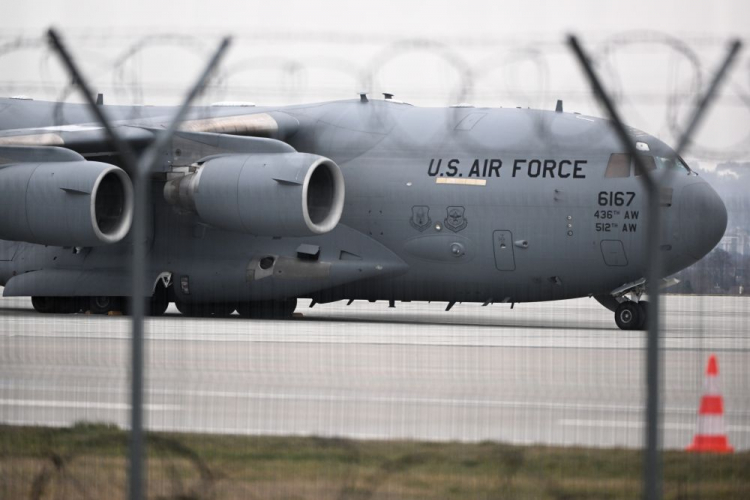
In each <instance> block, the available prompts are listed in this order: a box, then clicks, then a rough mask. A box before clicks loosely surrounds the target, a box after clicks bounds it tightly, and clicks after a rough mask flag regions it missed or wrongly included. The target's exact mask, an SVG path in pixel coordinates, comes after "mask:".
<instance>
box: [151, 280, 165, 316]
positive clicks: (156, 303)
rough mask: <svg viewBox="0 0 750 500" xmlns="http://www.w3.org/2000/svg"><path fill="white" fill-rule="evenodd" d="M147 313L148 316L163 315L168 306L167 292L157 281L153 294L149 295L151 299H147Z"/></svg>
mask: <svg viewBox="0 0 750 500" xmlns="http://www.w3.org/2000/svg"><path fill="white" fill-rule="evenodd" d="M147 307H148V311H146V312H147V313H148V315H149V316H164V313H165V312H167V308H168V307H169V294H168V291H167V289H166V288H165V287H164V285H162V284H161V282H159V283H158V284H157V285H156V289H155V290H154V294H153V295H152V296H151V300H149V301H148V306H147Z"/></svg>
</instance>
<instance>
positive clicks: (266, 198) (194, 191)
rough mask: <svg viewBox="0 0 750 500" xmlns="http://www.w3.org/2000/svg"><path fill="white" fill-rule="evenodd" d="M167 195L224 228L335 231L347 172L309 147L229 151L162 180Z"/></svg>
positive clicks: (273, 232) (264, 232)
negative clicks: (302, 150) (284, 150)
mask: <svg viewBox="0 0 750 500" xmlns="http://www.w3.org/2000/svg"><path fill="white" fill-rule="evenodd" d="M164 197H165V198H166V200H167V201H168V202H169V203H170V204H172V205H175V206H177V207H179V208H180V209H182V210H185V211H189V212H192V213H195V214H197V215H198V217H200V218H201V220H202V221H204V222H206V223H207V224H210V225H212V226H215V227H217V228H220V229H226V230H229V231H236V232H241V233H248V234H254V235H257V236H307V235H310V234H323V233H327V232H328V231H331V230H332V229H333V228H335V227H336V224H338V222H339V219H340V218H341V212H342V211H343V208H344V176H343V175H342V174H341V170H340V169H339V167H338V165H336V164H335V163H334V162H333V161H331V160H329V159H328V158H324V157H322V156H317V155H311V154H306V153H273V154H251V155H227V156H219V157H215V158H209V159H208V160H206V161H205V162H204V163H203V164H202V165H201V166H200V167H198V168H197V170H196V171H195V172H194V173H190V174H188V175H186V176H184V177H181V178H179V179H174V180H171V181H169V182H167V184H166V185H165V186H164Z"/></svg>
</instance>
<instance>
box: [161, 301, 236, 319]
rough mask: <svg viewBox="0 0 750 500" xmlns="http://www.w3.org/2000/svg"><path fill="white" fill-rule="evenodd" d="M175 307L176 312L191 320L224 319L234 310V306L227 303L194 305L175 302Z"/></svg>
mask: <svg viewBox="0 0 750 500" xmlns="http://www.w3.org/2000/svg"><path fill="white" fill-rule="evenodd" d="M175 305H176V306H177V310H178V311H180V312H181V313H182V314H183V316H188V317H191V318H208V317H211V316H214V317H216V318H226V317H228V316H230V315H231V314H232V313H233V312H234V310H235V309H236V307H235V305H234V304H232V303H227V302H216V303H194V304H188V303H186V302H175Z"/></svg>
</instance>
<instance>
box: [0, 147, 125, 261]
mask: <svg viewBox="0 0 750 500" xmlns="http://www.w3.org/2000/svg"><path fill="white" fill-rule="evenodd" d="M0 207H1V208H2V212H1V213H2V215H1V216H0V239H4V240H14V241H26V242H29V243H38V244H41V245H50V246H76V247H91V246H101V245H108V244H112V243H117V242H118V241H120V240H122V239H123V238H124V237H125V236H126V235H127V234H128V231H130V226H131V223H132V221H133V187H132V184H131V182H130V178H129V177H128V176H127V174H126V173H125V172H124V171H123V170H122V169H120V168H118V167H115V166H113V165H109V164H106V163H99V162H93V161H71V162H48V163H19V164H15V165H9V166H7V167H3V168H0Z"/></svg>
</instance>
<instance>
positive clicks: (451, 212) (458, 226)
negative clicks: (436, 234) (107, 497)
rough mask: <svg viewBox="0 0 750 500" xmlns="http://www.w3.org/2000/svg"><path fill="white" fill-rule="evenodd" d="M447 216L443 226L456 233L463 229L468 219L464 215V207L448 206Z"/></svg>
mask: <svg viewBox="0 0 750 500" xmlns="http://www.w3.org/2000/svg"><path fill="white" fill-rule="evenodd" d="M447 212H448V216H447V217H446V218H445V227H446V228H448V229H450V230H451V231H453V232H454V233H457V232H459V231H461V230H463V229H464V228H465V227H466V225H467V224H468V223H469V221H467V220H466V217H464V207H448V209H447Z"/></svg>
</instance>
